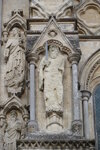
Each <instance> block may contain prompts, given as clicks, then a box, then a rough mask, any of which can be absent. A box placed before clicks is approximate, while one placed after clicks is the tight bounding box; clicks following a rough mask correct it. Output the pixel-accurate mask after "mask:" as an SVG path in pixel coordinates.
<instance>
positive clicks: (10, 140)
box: [5, 110, 22, 150]
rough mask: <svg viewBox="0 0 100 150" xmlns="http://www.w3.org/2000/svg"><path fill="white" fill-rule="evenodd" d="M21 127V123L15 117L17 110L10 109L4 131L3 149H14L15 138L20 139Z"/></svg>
mask: <svg viewBox="0 0 100 150" xmlns="http://www.w3.org/2000/svg"><path fill="white" fill-rule="evenodd" d="M21 127H22V124H21V122H20V121H19V120H18V118H17V112H16V111H15V110H12V111H11V112H10V120H9V121H8V122H7V128H6V132H5V150H16V140H17V139H20V136H21Z"/></svg>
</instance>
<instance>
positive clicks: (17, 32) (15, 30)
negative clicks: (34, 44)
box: [12, 27, 19, 36]
mask: <svg viewBox="0 0 100 150" xmlns="http://www.w3.org/2000/svg"><path fill="white" fill-rule="evenodd" d="M12 33H13V36H16V35H19V28H16V27H14V28H13V29H12Z"/></svg>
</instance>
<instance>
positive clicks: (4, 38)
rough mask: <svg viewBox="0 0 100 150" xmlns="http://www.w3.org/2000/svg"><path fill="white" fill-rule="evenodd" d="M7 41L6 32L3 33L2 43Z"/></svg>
mask: <svg viewBox="0 0 100 150" xmlns="http://www.w3.org/2000/svg"><path fill="white" fill-rule="evenodd" d="M7 39H8V32H7V31H6V30H4V31H3V41H4V42H5V43H6V42H7Z"/></svg>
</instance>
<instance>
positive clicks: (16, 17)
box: [3, 11, 27, 42]
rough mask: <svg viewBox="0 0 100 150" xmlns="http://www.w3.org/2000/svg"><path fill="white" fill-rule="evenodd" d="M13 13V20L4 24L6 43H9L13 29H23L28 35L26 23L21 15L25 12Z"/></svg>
mask: <svg viewBox="0 0 100 150" xmlns="http://www.w3.org/2000/svg"><path fill="white" fill-rule="evenodd" d="M12 13H13V16H12V17H11V19H10V20H9V21H8V22H7V23H5V24H4V30H3V40H4V42H6V41H7V38H8V35H9V32H10V31H11V30H12V28H13V27H19V28H21V29H22V30H23V31H24V33H25V34H26V29H27V27H26V21H25V19H24V18H23V17H22V15H21V14H22V13H23V11H21V12H16V11H13V12H12Z"/></svg>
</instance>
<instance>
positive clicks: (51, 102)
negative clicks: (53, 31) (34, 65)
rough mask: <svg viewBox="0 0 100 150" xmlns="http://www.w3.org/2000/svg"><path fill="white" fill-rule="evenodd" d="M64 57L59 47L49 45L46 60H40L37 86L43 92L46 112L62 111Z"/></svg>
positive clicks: (44, 58)
mask: <svg viewBox="0 0 100 150" xmlns="http://www.w3.org/2000/svg"><path fill="white" fill-rule="evenodd" d="M64 62H65V58H64V56H63V55H61V54H60V51H59V47H57V46H55V45H50V46H49V50H48V60H46V57H43V59H42V60H41V62H40V68H39V88H40V90H42V91H43V92H44V100H45V107H46V112H63V74H64V64H65V63H64Z"/></svg>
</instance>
